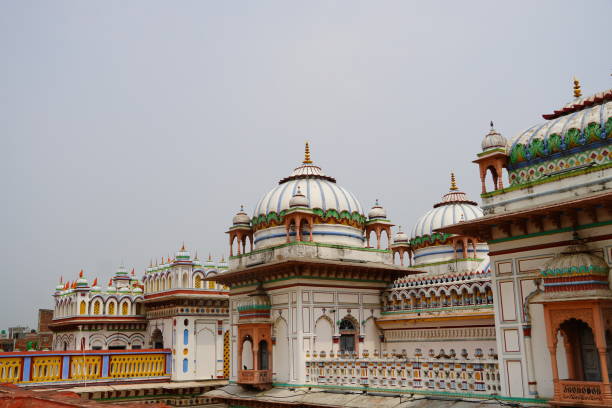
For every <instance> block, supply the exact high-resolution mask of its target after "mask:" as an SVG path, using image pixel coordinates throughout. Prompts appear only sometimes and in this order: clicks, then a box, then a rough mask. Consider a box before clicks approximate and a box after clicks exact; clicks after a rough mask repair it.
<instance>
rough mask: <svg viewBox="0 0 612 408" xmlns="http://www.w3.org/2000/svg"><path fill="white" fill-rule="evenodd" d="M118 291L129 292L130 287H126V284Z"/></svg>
mask: <svg viewBox="0 0 612 408" xmlns="http://www.w3.org/2000/svg"><path fill="white" fill-rule="evenodd" d="M119 293H130V288H128V287H127V286H122V287H121V288H119Z"/></svg>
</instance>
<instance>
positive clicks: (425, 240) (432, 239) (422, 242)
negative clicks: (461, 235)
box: [410, 232, 452, 247]
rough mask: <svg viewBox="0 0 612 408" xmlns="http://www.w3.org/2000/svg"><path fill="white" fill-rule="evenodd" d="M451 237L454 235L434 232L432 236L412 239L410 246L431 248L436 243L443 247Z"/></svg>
mask: <svg viewBox="0 0 612 408" xmlns="http://www.w3.org/2000/svg"><path fill="white" fill-rule="evenodd" d="M451 235H452V234H445V233H443V232H434V233H433V234H431V235H422V236H419V237H415V238H412V239H411V240H410V245H412V246H413V247H420V246H429V245H434V244H435V243H436V242H437V243H438V244H439V245H441V244H444V243H445V242H446V240H447V239H448V238H449V237H450V236H451Z"/></svg>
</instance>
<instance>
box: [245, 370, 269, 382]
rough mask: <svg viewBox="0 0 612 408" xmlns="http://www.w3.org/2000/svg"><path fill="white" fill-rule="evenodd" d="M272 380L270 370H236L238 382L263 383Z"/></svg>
mask: <svg viewBox="0 0 612 408" xmlns="http://www.w3.org/2000/svg"><path fill="white" fill-rule="evenodd" d="M271 382H272V372H271V371H270V370H238V383H239V384H263V383H271Z"/></svg>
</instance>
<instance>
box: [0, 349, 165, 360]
mask: <svg viewBox="0 0 612 408" xmlns="http://www.w3.org/2000/svg"><path fill="white" fill-rule="evenodd" d="M71 351H75V350H71ZM104 351H109V350H102V353H101V352H100V351H98V352H97V353H92V352H91V351H88V350H86V351H85V352H81V351H78V352H75V353H65V352H61V351H58V352H57V353H49V352H45V353H41V354H38V353H32V352H23V353H20V352H9V353H1V354H0V359H2V358H9V357H46V356H65V357H70V356H76V357H81V356H83V355H85V356H104V355H109V356H113V355H125V354H171V352H170V351H163V350H151V351H148V350H147V351H137V350H134V351H130V350H125V351H124V350H120V351H121V352H120V353H117V352H114V353H112V352H109V353H104ZM110 351H112V350H110Z"/></svg>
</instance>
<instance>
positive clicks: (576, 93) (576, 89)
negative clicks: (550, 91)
mask: <svg viewBox="0 0 612 408" xmlns="http://www.w3.org/2000/svg"><path fill="white" fill-rule="evenodd" d="M581 96H582V90H581V89H580V81H579V80H578V78H576V77H574V98H580V97H581Z"/></svg>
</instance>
